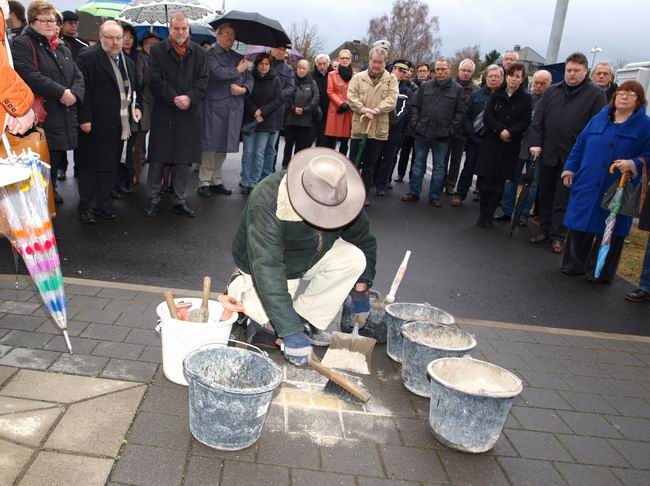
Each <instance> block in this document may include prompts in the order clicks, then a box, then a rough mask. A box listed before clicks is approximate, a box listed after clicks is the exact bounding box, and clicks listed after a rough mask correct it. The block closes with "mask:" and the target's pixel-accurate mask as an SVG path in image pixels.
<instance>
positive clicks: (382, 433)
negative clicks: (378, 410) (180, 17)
mask: <svg viewBox="0 0 650 486" xmlns="http://www.w3.org/2000/svg"><path fill="white" fill-rule="evenodd" d="M341 415H342V416H343V429H344V434H345V438H346V439H359V440H362V441H372V442H378V443H380V444H394V445H402V442H401V441H400V440H399V433H398V432H397V427H396V426H395V422H394V420H393V418H392V417H376V416H373V415H366V414H361V413H345V412H344V413H342V414H341Z"/></svg>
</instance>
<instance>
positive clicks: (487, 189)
mask: <svg viewBox="0 0 650 486" xmlns="http://www.w3.org/2000/svg"><path fill="white" fill-rule="evenodd" d="M479 180H480V182H481V197H480V201H481V202H480V211H481V216H482V217H483V218H487V219H488V220H489V221H492V219H493V218H494V211H496V209H497V206H498V205H499V202H501V197H502V196H503V188H504V186H505V184H506V180H505V179H501V178H492V177H479Z"/></svg>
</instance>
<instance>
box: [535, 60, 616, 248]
mask: <svg viewBox="0 0 650 486" xmlns="http://www.w3.org/2000/svg"><path fill="white" fill-rule="evenodd" d="M588 72H589V71H588V62H587V57H586V56H585V55H584V54H582V53H581V52H575V53H573V54H571V55H569V57H567V58H566V61H565V67H564V81H562V82H561V83H557V84H554V85H553V86H551V87H550V88H548V89H547V90H546V91H545V92H544V94H543V95H542V98H541V99H540V100H539V102H538V103H537V105H536V106H535V116H534V117H533V122H532V124H531V125H530V128H529V131H530V133H531V141H530V155H531V158H532V159H533V160H537V159H539V164H540V169H539V170H540V172H539V185H538V194H539V216H538V221H539V229H540V233H539V234H538V235H536V236H534V237H532V238H531V239H530V242H531V243H533V244H546V243H548V242H550V246H551V251H552V252H553V253H558V254H559V253H562V251H563V250H564V239H565V237H566V232H567V229H566V227H565V226H564V224H563V221H564V214H565V213H566V208H567V204H568V201H569V189H568V188H567V187H565V186H564V184H563V182H562V178H561V177H560V175H561V173H562V170H563V167H564V162H565V161H566V159H567V157H568V156H569V153H570V152H571V148H572V147H573V144H574V143H575V141H576V138H577V137H578V134H579V133H580V132H581V131H582V129H583V128H584V127H585V125H586V124H587V123H588V122H589V120H591V119H592V118H593V116H594V115H596V113H598V112H599V111H600V110H601V109H602V108H603V107H604V106H605V105H606V104H607V97H606V96H605V92H604V91H603V90H602V89H600V88H599V87H598V86H596V85H594V84H593V83H592V82H591V81H590V79H589V77H588V76H587V73H588Z"/></svg>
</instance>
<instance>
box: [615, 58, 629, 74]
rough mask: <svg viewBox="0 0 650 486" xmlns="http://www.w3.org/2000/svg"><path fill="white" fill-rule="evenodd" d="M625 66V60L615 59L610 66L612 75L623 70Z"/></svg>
mask: <svg viewBox="0 0 650 486" xmlns="http://www.w3.org/2000/svg"><path fill="white" fill-rule="evenodd" d="M626 64H627V59H623V58H621V57H619V58H618V59H616V61H614V62H613V63H612V66H613V67H614V73H616V71H618V70H619V69H622V68H624V67H625V65H626Z"/></svg>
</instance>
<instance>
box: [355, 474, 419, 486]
mask: <svg viewBox="0 0 650 486" xmlns="http://www.w3.org/2000/svg"><path fill="white" fill-rule="evenodd" d="M357 483H358V484H359V486H420V484H421V483H414V482H412V481H400V480H397V479H379V478H364V477H362V476H359V477H357Z"/></svg>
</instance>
